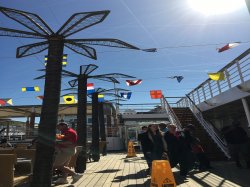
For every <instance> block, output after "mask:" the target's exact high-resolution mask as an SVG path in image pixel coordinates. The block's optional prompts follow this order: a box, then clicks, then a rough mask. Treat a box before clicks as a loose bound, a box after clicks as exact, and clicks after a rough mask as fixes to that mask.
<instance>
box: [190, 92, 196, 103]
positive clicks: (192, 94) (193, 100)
mask: <svg viewBox="0 0 250 187" xmlns="http://www.w3.org/2000/svg"><path fill="white" fill-rule="evenodd" d="M191 95H192V99H193V102H194V104H196V103H195V99H194V93H193V92H192V94H191Z"/></svg>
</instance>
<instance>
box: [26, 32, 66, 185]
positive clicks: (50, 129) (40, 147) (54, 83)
mask: <svg viewBox="0 0 250 187" xmlns="http://www.w3.org/2000/svg"><path fill="white" fill-rule="evenodd" d="M63 46H64V44H63V39H62V38H61V37H60V36H54V38H51V39H49V52H48V63H47V66H46V77H45V86H44V99H43V105H42V111H41V118H40V124H39V129H38V143H37V148H36V158H35V164H34V169H33V179H32V182H31V186H32V187H50V186H51V178H52V168H53V161H54V152H55V135H56V124H57V118H58V106H59V101H60V90H61V72H62V56H63Z"/></svg>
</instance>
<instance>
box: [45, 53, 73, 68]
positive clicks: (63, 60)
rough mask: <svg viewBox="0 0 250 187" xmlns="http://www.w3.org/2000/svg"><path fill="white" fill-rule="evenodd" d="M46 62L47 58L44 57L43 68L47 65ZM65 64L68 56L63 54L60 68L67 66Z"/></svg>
mask: <svg viewBox="0 0 250 187" xmlns="http://www.w3.org/2000/svg"><path fill="white" fill-rule="evenodd" d="M47 62H48V56H47V55H46V56H45V57H44V65H45V66H46V65H47ZM67 64H68V55H67V54H64V55H63V58H62V66H63V67H65V66H67Z"/></svg>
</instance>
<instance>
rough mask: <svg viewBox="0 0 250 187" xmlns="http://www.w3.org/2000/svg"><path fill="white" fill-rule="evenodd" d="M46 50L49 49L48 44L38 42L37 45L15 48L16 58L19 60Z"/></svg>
mask: <svg viewBox="0 0 250 187" xmlns="http://www.w3.org/2000/svg"><path fill="white" fill-rule="evenodd" d="M48 48H49V43H48V42H39V43H34V44H29V45H24V46H21V47H18V48H17V53H16V57H17V58H21V57H25V56H30V55H33V54H37V53H40V52H42V51H44V50H46V49H48Z"/></svg>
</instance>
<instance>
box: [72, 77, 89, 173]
mask: <svg viewBox="0 0 250 187" xmlns="http://www.w3.org/2000/svg"><path fill="white" fill-rule="evenodd" d="M86 107H87V75H80V76H79V77H78V105H77V134H78V142H77V143H78V145H79V146H82V151H81V152H80V153H79V155H78V158H77V160H76V169H75V170H76V172H78V173H83V172H84V171H85V170H86V163H87V111H86Z"/></svg>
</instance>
